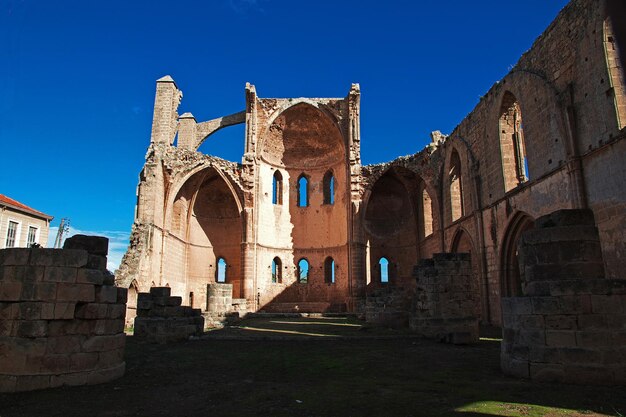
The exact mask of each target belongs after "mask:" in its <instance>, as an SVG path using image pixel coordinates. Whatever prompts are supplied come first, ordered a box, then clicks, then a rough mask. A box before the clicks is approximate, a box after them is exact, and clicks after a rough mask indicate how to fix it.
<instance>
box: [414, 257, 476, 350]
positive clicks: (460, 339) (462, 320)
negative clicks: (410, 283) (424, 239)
mask: <svg viewBox="0 0 626 417" xmlns="http://www.w3.org/2000/svg"><path fill="white" fill-rule="evenodd" d="M414 275H415V278H416V280H417V289H416V294H415V299H414V304H413V307H412V309H411V317H410V320H409V324H410V327H411V330H413V331H414V332H416V333H418V334H420V335H422V336H424V337H427V338H433V339H438V340H440V341H443V342H450V343H455V344H457V343H458V344H463V343H474V342H477V341H478V315H477V312H476V307H475V306H476V298H477V297H478V291H477V289H476V288H475V285H473V280H472V266H471V260H470V255H469V254H467V253H436V254H434V255H433V258H432V259H423V260H421V261H420V263H419V264H418V265H417V266H416V267H415V272H414Z"/></svg>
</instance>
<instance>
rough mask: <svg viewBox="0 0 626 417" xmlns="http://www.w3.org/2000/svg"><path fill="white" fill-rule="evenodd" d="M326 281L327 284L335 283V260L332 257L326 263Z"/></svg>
mask: <svg viewBox="0 0 626 417" xmlns="http://www.w3.org/2000/svg"><path fill="white" fill-rule="evenodd" d="M324 281H325V282H326V283H327V284H334V283H335V260H334V259H333V258H331V257H330V256H329V257H328V258H326V260H325V261H324Z"/></svg>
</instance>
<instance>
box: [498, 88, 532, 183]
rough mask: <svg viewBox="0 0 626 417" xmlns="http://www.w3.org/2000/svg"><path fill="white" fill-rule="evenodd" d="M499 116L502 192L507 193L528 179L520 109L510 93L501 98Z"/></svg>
mask: <svg viewBox="0 0 626 417" xmlns="http://www.w3.org/2000/svg"><path fill="white" fill-rule="evenodd" d="M499 114H500V118H499V130H500V156H501V161H502V173H503V175H504V191H505V192H508V191H510V190H512V189H513V188H515V187H517V186H518V185H520V184H522V183H524V182H526V181H528V179H529V178H530V175H529V172H528V159H527V154H526V144H525V139H524V127H523V126H524V124H523V120H522V109H521V106H520V103H519V101H518V100H517V98H516V97H515V96H514V95H513V93H511V92H510V91H507V92H505V93H504V95H503V97H502V103H501V105H500V113H499Z"/></svg>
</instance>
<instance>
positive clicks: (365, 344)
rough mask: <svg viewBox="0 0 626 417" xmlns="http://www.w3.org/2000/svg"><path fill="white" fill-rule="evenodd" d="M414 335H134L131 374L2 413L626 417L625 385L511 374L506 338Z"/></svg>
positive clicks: (292, 329) (291, 329) (37, 397)
mask: <svg viewBox="0 0 626 417" xmlns="http://www.w3.org/2000/svg"><path fill="white" fill-rule="evenodd" d="M290 322H291V323H290ZM304 323H307V324H304ZM342 323H343V324H344V325H342ZM257 329H263V330H257ZM272 329H274V330H276V331H275V332H274V331H273V330H272ZM285 331H286V332H287V333H285ZM225 334H228V335H229V337H230V336H235V335H237V334H244V335H245V336H246V337H245V340H230V339H229V340H223V339H220V338H219V337H218V336H219V335H225ZM250 334H254V335H257V336H258V339H255V338H249V337H248V336H249V335H250ZM273 334H276V335H279V337H281V338H282V336H284V335H289V336H290V337H289V338H288V339H280V340H272V339H271V338H269V339H268V335H270V336H271V335H273ZM363 334H364V335H366V336H367V337H366V338H361V337H359V336H360V335H363ZM319 335H322V336H319ZM392 335H398V336H400V337H398V338H388V337H389V336H392ZM405 335H406V333H405V332H403V331H396V330H391V329H376V328H369V327H361V326H360V322H358V321H356V320H353V319H350V320H345V319H327V318H311V319H298V320H293V319H279V318H277V319H269V318H263V319H254V320H249V321H247V320H246V321H243V322H241V323H240V324H239V327H237V328H231V329H226V330H221V331H215V332H211V333H209V334H208V335H207V337H205V338H203V339H201V340H195V341H188V342H181V343H175V344H170V345H148V344H142V343H139V342H137V340H136V339H134V338H133V337H128V341H127V352H126V364H127V371H126V375H125V376H124V377H123V378H121V379H119V380H117V381H113V382H111V383H108V384H103V385H98V386H89V387H63V388H58V389H52V390H45V391H38V392H30V393H18V394H0V417H10V416H64V417H71V416H302V417H304V416H551V417H554V416H621V415H626V388H625V387H617V388H616V387H586V386H575V385H562V384H561V385H559V384H539V383H531V382H528V381H523V380H518V379H514V378H509V377H505V376H503V375H502V373H501V372H500V367H499V348H500V345H499V342H498V341H497V340H493V339H490V340H483V341H481V342H480V343H479V344H477V345H474V346H451V345H443V344H438V343H434V342H430V341H425V340H420V339H415V338H409V337H404V336H405ZM293 336H295V337H293ZM372 336H374V337H372ZM378 336H382V337H381V338H376V337H378Z"/></svg>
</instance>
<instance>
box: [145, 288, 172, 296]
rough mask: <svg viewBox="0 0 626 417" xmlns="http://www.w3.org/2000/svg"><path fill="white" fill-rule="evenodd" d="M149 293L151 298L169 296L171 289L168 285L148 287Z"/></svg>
mask: <svg viewBox="0 0 626 417" xmlns="http://www.w3.org/2000/svg"><path fill="white" fill-rule="evenodd" d="M150 295H151V296H152V297H153V298H161V297H170V296H171V295H172V289H171V288H169V287H152V288H150Z"/></svg>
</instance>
